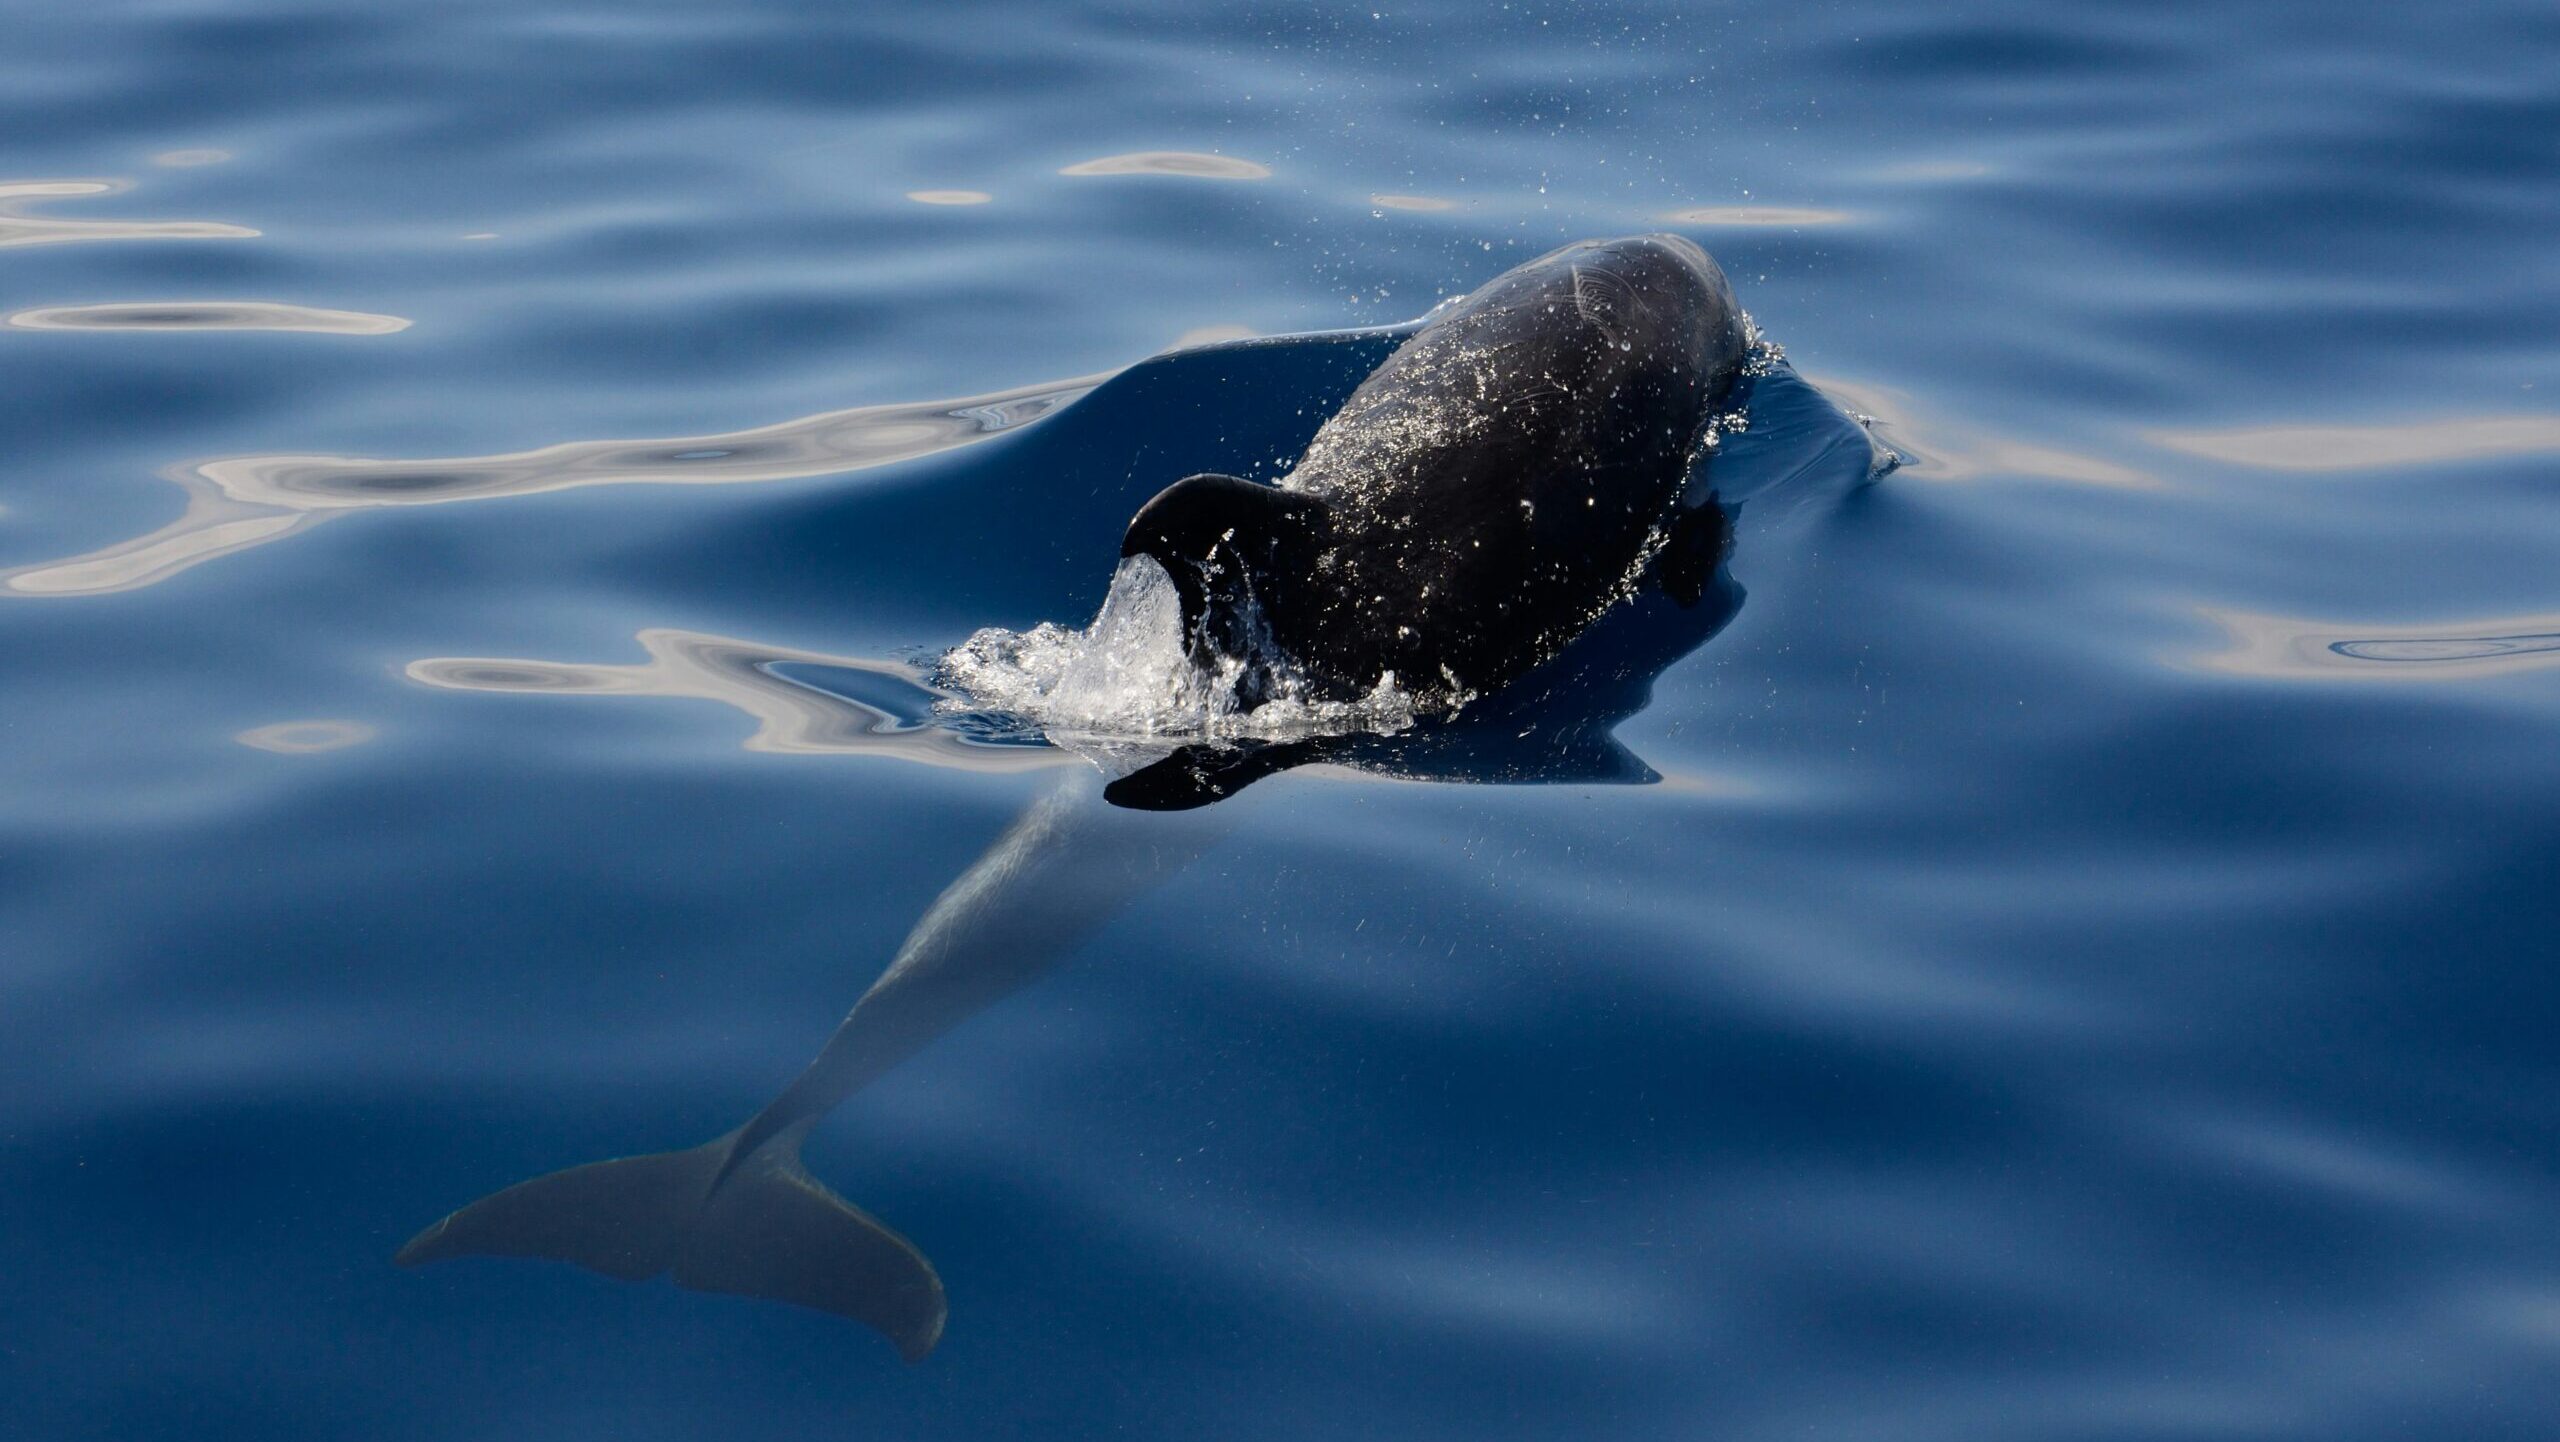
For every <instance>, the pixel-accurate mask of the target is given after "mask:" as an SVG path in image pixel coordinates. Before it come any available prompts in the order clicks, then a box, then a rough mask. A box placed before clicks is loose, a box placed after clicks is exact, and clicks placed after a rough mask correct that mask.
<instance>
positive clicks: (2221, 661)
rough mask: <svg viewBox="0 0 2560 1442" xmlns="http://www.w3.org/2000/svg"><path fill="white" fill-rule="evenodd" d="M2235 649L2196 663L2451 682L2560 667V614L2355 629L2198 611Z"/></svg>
mask: <svg viewBox="0 0 2560 1442" xmlns="http://www.w3.org/2000/svg"><path fill="white" fill-rule="evenodd" d="M2197 609H2198V610H2199V611H2200V612H2201V613H2202V614H2203V615H2204V616H2205V617H2206V618H2208V619H2210V620H2212V621H2213V622H2215V623H2216V624H2218V625H2220V626H2221V627H2222V628H2223V629H2224V630H2226V631H2228V632H2229V633H2230V638H2231V644H2230V645H2229V646H2228V647H2226V648H2224V649H2223V650H2220V651H2214V652H2209V653H2206V654H2204V655H2200V656H2196V657H2194V658H2193V664H2195V665H2198V666H2201V667H2203V668H2204V669H2206V670H2211V671H2226V672H2232V673H2235V674H2239V675H2245V676H2273V677H2280V678H2287V679H2295V680H2320V681H2328V680H2369V681H2444V680H2467V679H2470V678H2473V677H2479V676H2500V675H2505V674H2506V673H2508V672H2511V671H2525V670H2533V669H2537V668H2541V667H2548V666H2554V665H2560V615H2540V616H2499V617H2491V618H2488V619H2485V620H2478V621H2446V622H2439V623H2436V624H2432V625H2421V626H2353V625H2348V624H2345V623H2341V622H2335V621H2314V620H2307V619H2304V618H2301V617H2295V616H2274V615H2266V614H2262V613H2259V612H2254V611H2234V610H2226V609H2223V608H2220V607H2214V606H2202V607H2198V608H2197Z"/></svg>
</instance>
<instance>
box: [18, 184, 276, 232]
mask: <svg viewBox="0 0 2560 1442" xmlns="http://www.w3.org/2000/svg"><path fill="white" fill-rule="evenodd" d="M123 188H124V187H122V186H121V185H118V184H116V183H114V182H112V181H105V180H14V181H0V248H6V247H9V246H19V245H62V244H67V243H70V242H75V241H84V240H219V239H237V238H241V237H247V236H254V235H256V234H257V233H258V232H256V231H254V230H251V229H249V228H248V227H246V226H240V225H223V224H221V223H219V222H216V221H210V220H65V219H63V218H61V217H59V216H50V215H29V214H27V213H26V208H27V206H29V205H31V204H35V203H38V202H42V201H47V200H54V199H59V198H62V197H65V196H74V195H106V194H109V193H111V192H114V191H117V190H121V189H123Z"/></svg>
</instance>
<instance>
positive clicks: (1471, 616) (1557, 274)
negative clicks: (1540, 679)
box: [1120, 235, 1750, 712]
mask: <svg viewBox="0 0 2560 1442" xmlns="http://www.w3.org/2000/svg"><path fill="white" fill-rule="evenodd" d="M1749 340H1750V337H1749V327H1748V325H1747V323H1746V322H1745V321H1744V319H1743V316H1742V312H1741V310H1740V308H1739V307H1737V306H1736V305H1735V303H1734V299H1733V291H1732V288H1731V287H1730V286H1728V285H1727V284H1726V282H1725V278H1724V273H1723V271H1721V270H1719V269H1718V268H1717V266H1716V263H1715V262H1714V261H1713V260H1711V259H1709V258H1708V257H1707V253H1706V252H1705V251H1703V250H1700V249H1699V248H1698V247H1697V246H1695V245H1693V244H1691V243H1690V242H1688V241H1686V240H1683V239H1681V238H1679V237H1678V236H1670V235H1648V236H1637V237H1633V238H1630V239H1626V240H1611V241H1582V242H1580V243H1578V244H1574V245H1569V246H1566V247H1564V248H1563V249H1561V250H1557V251H1553V252H1551V253H1549V254H1547V255H1544V256H1541V257H1539V258H1538V259H1536V260H1533V261H1530V262H1529V263H1528V264H1526V265H1522V266H1519V267H1518V268H1516V269H1513V270H1511V271H1509V272H1506V273H1505V274H1503V275H1501V276H1499V277H1497V278H1495V279H1494V280H1493V281H1491V282H1490V283H1488V284H1486V285H1485V286H1484V287H1483V288H1481V289H1479V290H1477V291H1475V292H1474V293H1472V294H1470V295H1468V296H1467V297H1466V298H1465V299H1463V300H1461V301H1459V302H1457V303H1456V304H1454V305H1451V306H1448V307H1446V308H1444V309H1443V310H1442V311H1441V312H1440V313H1439V314H1437V315H1435V316H1433V317H1432V318H1431V320H1430V321H1429V323H1428V324H1426V325H1424V326H1423V327H1422V329H1421V330H1419V331H1417V332H1416V333H1415V334H1414V335H1413V337H1412V338H1411V339H1410V340H1407V341H1406V342H1405V343H1404V344H1403V345H1401V346H1399V347H1398V348H1397V349H1396V351H1395V353H1394V354H1393V355H1391V356H1389V357H1388V358H1387V360H1386V363H1385V364H1383V365H1381V366H1379V367H1378V369H1377V370H1376V371H1375V372H1373V373H1372V374H1371V375H1370V377H1369V378H1368V380H1366V381H1365V382H1363V383H1362V384H1361V386H1360V388H1359V389H1358V390H1357V391H1355V392H1353V393H1352V396H1351V398H1350V400H1349V401H1347V402H1345V403H1344V405H1343V407H1342V409H1341V410H1340V411H1339V412H1338V413H1337V414H1335V415H1334V417H1333V418H1332V419H1331V420H1328V421H1327V422H1325V424H1324V427H1323V428H1322V429H1321V430H1319V431H1317V432H1316V435H1315V439H1314V440H1313V441H1311V442H1310V443H1309V444H1308V446H1307V450H1306V454H1305V455H1304V456H1303V457H1302V458H1301V459H1300V460H1299V462H1298V465H1297V467H1296V468H1295V469H1294V470H1292V471H1291V472H1290V473H1289V475H1288V476H1287V478H1286V479H1284V480H1282V481H1281V482H1280V484H1278V485H1276V486H1262V485H1256V484H1254V483H1252V482H1250V481H1245V480H1241V479H1238V478H1236V477H1233V476H1219V475H1201V476H1193V477H1190V478H1189V479H1187V480H1182V481H1177V482H1175V483H1174V484H1173V485H1172V486H1170V487H1168V488H1167V489H1166V490H1165V491H1164V492H1162V493H1161V494H1159V495H1158V496H1156V498H1155V499H1154V500H1151V501H1149V502H1148V503H1147V504H1146V506H1145V508H1144V509H1142V510H1140V511H1139V512H1138V515H1137V517H1136V519H1134V520H1132V521H1131V522H1130V523H1129V530H1128V534H1127V536H1126V538H1125V539H1124V540H1123V541H1122V542H1121V548H1120V549H1121V554H1122V555H1123V556H1124V557H1125V556H1138V555H1144V556H1149V557H1152V558H1153V559H1154V560H1155V561H1156V562H1157V563H1158V564H1160V565H1162V566H1163V567H1164V570H1165V573H1166V574H1167V576H1169V577H1170V578H1171V579H1172V581H1173V583H1174V587H1175V591H1176V593H1177V595H1178V596H1179V597H1180V598H1181V604H1182V619H1183V624H1184V634H1185V642H1186V645H1187V646H1188V648H1189V650H1190V652H1191V656H1192V659H1193V660H1194V661H1195V662H1198V663H1202V664H1203V668H1204V669H1208V668H1209V664H1210V663H1213V662H1217V661H1224V662H1227V663H1229V665H1230V666H1234V665H1236V663H1242V665H1241V666H1240V667H1238V669H1239V670H1240V672H1241V674H1242V677H1243V681H1242V686H1243V688H1244V689H1245V691H1246V693H1247V694H1245V695H1244V696H1243V697H1242V698H1241V699H1243V700H1244V702H1245V703H1246V704H1247V705H1251V704H1254V703H1255V702H1256V701H1257V700H1258V699H1259V697H1258V695H1256V694H1253V693H1255V692H1256V691H1259V690H1261V689H1264V688H1267V687H1268V686H1269V685H1270V684H1271V681H1272V675H1271V671H1272V668H1273V667H1274V666H1286V667H1289V668H1290V669H1292V670H1294V671H1295V673H1296V674H1297V677H1298V678H1299V679H1300V680H1301V682H1302V684H1304V685H1306V686H1307V687H1308V688H1309V689H1311V690H1312V691H1313V692H1314V693H1315V694H1317V695H1320V696H1325V697H1330V698H1336V699H1347V698H1349V697H1353V696H1357V695H1360V694H1363V693H1366V692H1368V691H1369V690H1371V689H1372V688H1373V687H1375V686H1376V685H1377V684H1378V683H1379V682H1381V681H1383V680H1389V679H1392V680H1393V681H1394V682H1395V683H1396V684H1398V685H1399V686H1401V687H1402V688H1403V689H1404V690H1405V691H1406V692H1408V693H1409V694H1411V695H1412V696H1414V697H1415V699H1416V700H1417V701H1418V702H1419V703H1421V709H1423V710H1426V711H1435V712H1447V711H1452V710H1455V709H1456V708H1457V707H1458V706H1460V705H1462V704H1463V703H1464V702H1465V701H1466V700H1467V699H1468V698H1470V697H1473V696H1479V695H1483V694H1486V693H1488V692H1491V691H1493V690H1495V689H1497V688H1498V687H1500V686H1501V685H1503V684H1504V683H1505V682H1508V681H1510V680H1511V679H1513V678H1514V677H1516V676H1518V675H1519V674H1520V673H1522V672H1523V671H1526V670H1528V669H1529V668H1530V667H1532V666H1534V665H1536V664H1537V663H1539V662H1540V661H1543V660H1545V659H1547V658H1548V657H1550V656H1552V655H1554V654H1555V653H1556V652H1557V651H1558V650H1559V649H1561V648H1562V647H1563V645H1564V644H1565V643H1566V642H1568V641H1570V640H1572V639H1573V638H1574V637H1575V636H1576V635H1578V634H1580V633H1581V631H1582V629H1583V628H1584V627H1586V626H1588V625H1589V624H1590V623H1591V622H1592V621H1593V620H1594V619H1595V618H1597V617H1598V616H1599V614H1600V613H1601V612H1602V611H1603V610H1605V609H1607V607H1608V605H1609V603H1610V602H1611V601H1613V600H1616V599H1618V598H1620V597H1622V596H1623V595H1625V594H1626V593H1627V592H1628V591H1629V590H1630V589H1631V588H1632V587H1633V586H1634V584H1635V582H1636V579H1637V576H1638V574H1639V572H1640V571H1641V570H1642V568H1643V566H1644V564H1645V562H1646V560H1647V559H1648V558H1649V557H1650V556H1651V555H1652V554H1653V553H1654V552H1655V551H1656V550H1659V549H1660V548H1661V547H1662V545H1663V544H1664V543H1665V542H1666V541H1668V540H1669V539H1670V534H1671V530H1672V528H1673V527H1674V526H1675V524H1676V520H1677V517H1676V514H1675V510H1676V508H1675V504H1674V503H1675V501H1676V500H1677V498H1678V496H1679V494H1680V491H1681V488H1682V486H1683V484H1684V482H1685V481H1686V479H1687V476H1688V474H1689V471H1690V468H1691V465H1692V463H1693V462H1694V461H1695V460H1696V459H1697V456H1698V453H1699V449H1700V447H1701V445H1702V444H1703V443H1704V442H1705V440H1706V438H1707V436H1708V434H1709V431H1710V423H1711V421H1712V420H1713V418H1714V416H1715V414H1716V410H1717V407H1718V406H1719V405H1720V404H1721V403H1722V401H1723V400H1724V398H1725V395H1726V393H1727V391H1728V390H1729V389H1730V388H1731V386H1732V383H1733V378H1734V376H1735V373H1736V372H1737V371H1738V370H1739V369H1740V368H1741V366H1742V362H1743V359H1744V356H1745V354H1746V352H1747V350H1748V348H1749ZM1272 651H1276V652H1277V653H1278V654H1277V656H1273V655H1271V654H1269V653H1270V652H1272Z"/></svg>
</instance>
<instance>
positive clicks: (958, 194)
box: [907, 190, 995, 205]
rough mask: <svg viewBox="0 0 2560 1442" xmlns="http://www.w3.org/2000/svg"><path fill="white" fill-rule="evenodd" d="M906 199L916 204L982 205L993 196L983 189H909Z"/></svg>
mask: <svg viewBox="0 0 2560 1442" xmlns="http://www.w3.org/2000/svg"><path fill="white" fill-rule="evenodd" d="M907 199H909V200H912V201H914V202H916V203H917V204H918V205H984V204H986V203H987V202H988V201H990V200H993V199H995V197H994V196H992V195H989V194H988V193H987V192H985V191H983V190H910V191H908V192H907Z"/></svg>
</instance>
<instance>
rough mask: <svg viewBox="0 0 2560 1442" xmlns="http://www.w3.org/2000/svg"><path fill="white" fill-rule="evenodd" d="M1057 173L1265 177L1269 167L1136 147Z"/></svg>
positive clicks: (1227, 157) (1188, 152)
mask: <svg viewBox="0 0 2560 1442" xmlns="http://www.w3.org/2000/svg"><path fill="white" fill-rule="evenodd" d="M1058 173H1059V174H1060V175H1177V176H1183V177H1187V178H1189V179H1192V180H1269V179H1270V178H1271V167H1270V166H1267V165H1257V164H1255V163H1254V162H1252V161H1250V160H1238V159H1236V158H1235V157H1233V156H1230V155H1203V154H1201V153H1200V152H1198V151H1194V150H1140V151H1135V152H1132V153H1131V154H1128V155H1106V156H1103V157H1101V158H1100V159H1098V160H1082V161H1078V162H1076V163H1075V164H1073V165H1070V166H1067V167H1065V168H1063V169H1061V170H1060V171H1059V172H1058Z"/></svg>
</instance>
